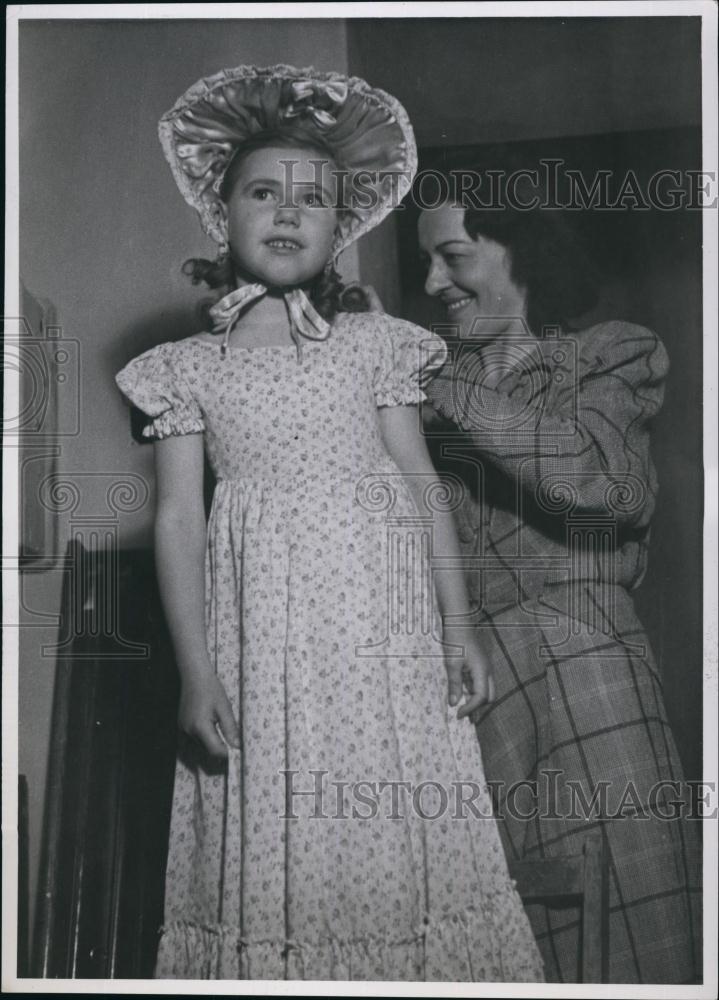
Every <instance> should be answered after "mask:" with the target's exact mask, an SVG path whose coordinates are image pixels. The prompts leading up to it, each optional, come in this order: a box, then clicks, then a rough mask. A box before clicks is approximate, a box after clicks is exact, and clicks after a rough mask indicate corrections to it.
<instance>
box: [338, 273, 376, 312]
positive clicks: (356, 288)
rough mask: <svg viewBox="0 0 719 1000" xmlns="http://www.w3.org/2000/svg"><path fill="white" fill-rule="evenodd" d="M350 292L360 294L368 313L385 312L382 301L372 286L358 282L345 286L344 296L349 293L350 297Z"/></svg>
mask: <svg viewBox="0 0 719 1000" xmlns="http://www.w3.org/2000/svg"><path fill="white" fill-rule="evenodd" d="M352 292H360V293H361V294H362V296H363V297H364V300H365V302H366V303H367V308H368V310H369V312H378V313H383V312H384V311H385V308H384V306H383V305H382V300H381V299H380V297H379V295H378V294H377V292H376V291H375V289H374V288H373V286H372V285H361V284H360V283H359V282H358V281H355V282H351V283H350V284H349V285H345V291H344V294H347V293H349V294H350V295H351V294H352Z"/></svg>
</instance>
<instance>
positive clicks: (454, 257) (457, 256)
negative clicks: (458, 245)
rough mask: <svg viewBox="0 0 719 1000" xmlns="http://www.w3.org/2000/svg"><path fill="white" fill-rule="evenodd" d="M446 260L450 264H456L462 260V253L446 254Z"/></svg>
mask: <svg viewBox="0 0 719 1000" xmlns="http://www.w3.org/2000/svg"><path fill="white" fill-rule="evenodd" d="M444 259H445V260H446V261H447V263H448V264H456V263H457V262H458V261H460V260H461V259H462V254H461V253H445V254H444Z"/></svg>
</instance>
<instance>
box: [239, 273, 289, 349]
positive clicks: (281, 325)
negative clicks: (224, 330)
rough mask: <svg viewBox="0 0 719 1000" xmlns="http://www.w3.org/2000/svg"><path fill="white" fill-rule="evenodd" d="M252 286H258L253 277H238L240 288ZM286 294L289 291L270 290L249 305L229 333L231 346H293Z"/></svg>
mask: <svg viewBox="0 0 719 1000" xmlns="http://www.w3.org/2000/svg"><path fill="white" fill-rule="evenodd" d="M251 284H255V280H253V279H252V278H251V277H249V276H246V275H242V276H240V275H237V276H236V286H237V288H240V287H242V286H243V285H251ZM285 291H289V289H282V290H280V289H272V288H271V289H269V290H268V291H267V292H266V293H265V294H264V295H263V296H261V298H258V299H256V300H255V301H254V302H252V303H250V304H249V305H248V307H247V310H246V311H245V312H244V313H243V315H242V317H241V318H240V320H239V321H238V323H237V325H236V326H235V328H234V329H233V331H232V333H231V334H230V346H231V345H232V344H238V345H243V346H245V347H260V346H266V347H274V346H277V345H282V344H291V343H293V341H292V336H291V334H290V319H289V314H288V311H287V304H286V302H285V298H284V293H285Z"/></svg>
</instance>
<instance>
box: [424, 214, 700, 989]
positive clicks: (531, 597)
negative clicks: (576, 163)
mask: <svg viewBox="0 0 719 1000" xmlns="http://www.w3.org/2000/svg"><path fill="white" fill-rule="evenodd" d="M419 242H420V248H421V252H422V254H423V257H424V259H425V262H426V265H427V277H426V284H425V290H426V292H427V293H428V294H429V295H431V296H435V297H437V298H439V299H440V300H441V301H442V303H443V304H444V306H445V309H446V316H447V322H448V324H450V326H451V327H454V332H455V333H456V335H457V336H456V338H455V339H454V340H450V348H451V358H450V361H449V362H448V364H446V365H445V367H444V368H443V370H442V371H441V372H440V374H439V376H438V377H437V378H436V379H435V380H434V382H433V383H432V385H431V386H430V388H429V398H430V402H431V403H432V406H433V407H434V410H435V411H436V412H437V413H438V414H439V415H440V417H441V418H443V420H444V423H443V424H440V425H439V431H440V432H441V440H440V439H438V440H437V442H436V444H437V445H438V447H435V456H434V457H435V460H436V462H437V464H438V466H439V467H440V468H441V469H442V470H443V471H444V472H446V473H452V474H453V475H454V476H455V477H456V476H459V477H461V481H462V483H463V488H464V494H463V499H462V502H461V505H460V506H459V509H458V511H457V521H458V527H459V533H460V538H461V542H462V546H463V552H464V556H465V565H466V567H467V574H468V582H469V589H470V593H471V595H472V600H473V605H474V608H475V614H474V622H475V625H476V627H477V628H478V630H479V633H480V636H481V637H482V639H483V641H484V642H485V644H486V649H487V652H488V654H489V655H490V658H491V659H492V661H493V666H494V670H495V677H496V684H497V697H496V700H495V702H494V703H493V704H492V705H489V706H486V707H484V708H483V709H482V710H481V711H480V712H479V713H476V715H475V721H476V722H477V724H478V725H477V728H478V736H479V740H480V743H481V746H482V751H483V757H484V763H485V770H486V775H487V778H488V780H489V781H490V783H493V784H494V791H495V807H496V809H497V814H498V816H499V817H500V819H501V820H502V824H501V828H502V834H503V838H504V845H505V849H506V851H507V854H508V856H509V858H510V859H512V858H515V859H531V858H542V857H554V856H561V855H566V854H573V853H578V852H580V851H581V845H582V842H583V840H584V838H585V836H586V834H587V832H588V831H589V830H591V829H593V828H597V827H598V828H599V829H600V830H601V831H602V834H603V837H604V842H605V846H606V849H607V856H608V862H609V929H608V933H609V938H608V941H609V969H608V981H609V982H614V983H618V982H623V983H629V982H643V983H647V982H656V983H689V982H695V981H696V979H697V977H700V976H701V967H700V961H699V955H698V952H699V949H700V947H701V925H700V912H701V910H700V898H701V897H700V886H701V877H700V873H699V865H700V853H699V846H698V839H697V837H696V835H695V833H696V831H695V829H694V824H693V823H692V822H691V821H688V819H687V816H686V808H685V806H686V802H685V799H684V797H683V796H682V795H681V794H677V793H678V791H679V792H681V790H682V787H683V784H682V783H683V778H682V771H681V765H680V763H679V759H678V755H677V751H676V747H675V744H674V739H673V736H672V733H671V730H670V727H669V723H668V720H667V716H666V711H665V707H664V703H663V694H662V686H661V678H660V676H659V672H658V669H657V666H656V663H655V661H654V658H653V655H652V651H651V648H650V645H649V642H648V639H647V636H646V633H645V631H644V629H643V627H642V625H641V623H640V622H639V620H638V618H637V616H636V612H635V608H634V603H633V599H632V595H631V591H632V590H633V589H634V588H636V587H637V586H638V584H639V583H640V582H641V579H642V577H643V576H644V573H645V570H646V561H647V552H648V542H649V529H650V522H651V518H652V514H653V511H654V506H655V498H656V492H657V480H656V473H655V469H654V466H653V463H652V460H651V457H650V453H649V430H650V421H651V418H652V417H654V416H655V415H656V413H657V412H658V411H659V409H660V407H661V405H662V400H663V394H664V380H665V378H666V375H667V372H668V368H669V361H668V357H667V354H666V351H665V349H664V347H663V345H662V343H661V342H660V340H659V339H658V337H657V336H656V335H655V334H654V333H653V332H652V331H651V330H648V329H646V328H644V327H640V326H636V325H633V324H630V323H626V322H623V321H621V320H613V321H611V322H605V323H600V324H597V325H593V326H589V327H587V328H585V329H574V328H573V327H572V325H571V320H572V318H573V317H576V316H581V315H582V314H583V313H585V312H586V311H587V310H588V309H589V308H590V307H591V306H592V305H593V303H594V300H595V287H594V280H593V275H592V272H591V269H590V267H589V266H588V264H587V258H586V256H584V255H583V254H582V252H581V251H580V249H579V247H578V245H577V243H576V242H575V241H574V240H573V238H572V237H571V235H570V233H569V231H568V230H567V229H565V227H564V224H563V223H562V221H561V220H560V219H559V218H558V217H557V215H556V213H553V212H551V211H547V210H544V211H541V210H533V211H524V210H521V209H519V208H517V207H516V206H515V207H506V206H505V207H503V208H493V209H480V208H476V207H465V206H464V205H462V204H461V203H455V202H451V201H450V202H447V203H445V204H442V205H440V206H438V207H436V208H433V209H429V208H428V209H426V210H424V211H423V212H422V213H421V216H420V220H419ZM436 428H437V424H436V423H435V424H434V425H433V429H436ZM455 481H456V480H455ZM630 799H631V803H632V807H633V812H631V811H630V812H628V811H627V803H628V802H629V800H630ZM669 799H672V802H674V804H675V805H676V801H675V800H678V803H679V805H680V806H681V808H679V809H676V808H675V809H673V810H672V809H670V808H669V806H670V805H671V804H672V803H671V802H669ZM658 805H659V806H661V808H657V806H658ZM665 807H666V808H665ZM670 817H672V818H670ZM529 912H530V917H531V919H532V922H533V926H534V930H535V934H536V935H537V939H538V942H539V944H540V948H541V949H542V952H543V957H544V960H545V964H546V970H547V978H548V979H550V980H551V979H554V980H557V981H564V982H572V981H575V980H576V978H577V956H578V950H579V933H580V922H579V911H578V909H574V908H571V909H562V910H557V909H553V910H550V909H549V908H546V907H544V906H532V907H529Z"/></svg>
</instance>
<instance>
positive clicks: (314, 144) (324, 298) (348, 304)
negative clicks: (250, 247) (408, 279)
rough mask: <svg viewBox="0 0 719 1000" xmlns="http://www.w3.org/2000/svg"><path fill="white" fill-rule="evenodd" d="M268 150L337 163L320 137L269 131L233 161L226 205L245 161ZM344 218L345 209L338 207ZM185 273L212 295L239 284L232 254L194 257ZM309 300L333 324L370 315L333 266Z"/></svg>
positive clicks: (296, 129) (288, 129) (225, 185)
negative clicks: (341, 317)
mask: <svg viewBox="0 0 719 1000" xmlns="http://www.w3.org/2000/svg"><path fill="white" fill-rule="evenodd" d="M267 146H279V147H280V148H287V149H303V150H306V151H309V152H313V153H320V154H321V156H323V157H325V158H326V159H328V160H330V161H332V162H333V163H337V158H336V156H335V155H334V154H333V153H332V151H331V150H330V149H329V147H328V146H327V145H326V144H325V142H324V141H323V140H322V138H321V137H320V136H319V135H316V134H314V133H313V132H310V131H309V129H307V128H303V127H302V126H301V125H296V124H288V125H285V126H283V127H282V128H281V129H266V130H264V131H262V132H258V133H256V134H255V135H253V136H251V137H250V138H249V139H248V140H247V141H246V142H244V143H243V144H242V145H241V146H240V147H239V149H238V150H237V152H236V153H235V155H234V156H233V158H232V159H231V160H230V163H229V166H228V167H227V169H226V171H225V173H224V176H223V178H222V183H221V185H220V191H219V193H220V198H221V199H222V200H223V201H224V202H227V201H228V199H229V197H230V195H231V193H232V188H233V187H234V184H235V181H236V180H237V174H238V173H239V168H240V167H241V165H242V163H243V162H244V160H245V159H246V158H247V156H249V154H250V153H253V152H255V150H257V149H262V148H264V147H267ZM337 165H338V166H339V164H337ZM338 211H339V213H340V214H341V213H342V212H343V211H345V209H343V207H342V206H338ZM182 273H183V274H185V275H187V276H188V277H189V278H190V280H191V281H192V284H193V285H199V284H204V285H206V286H207V287H208V288H210V289H212V291H219V292H221V294H226V293H227V292H229V291H231V290H232V289H233V288H234V287H235V284H236V281H235V271H234V268H233V263H232V256H231V254H230V253H228V254H225V255H221V256H219V257H218V258H217V259H216V260H214V261H212V260H206V259H205V258H202V257H191V258H190V259H189V260H186V261H185V263H184V264H183V265H182ZM307 293H308V297H309V299H310V301H311V302H312V305H313V306H314V307H315V309H316V310H317V312H318V313H319V314H320V316H322V318H323V319H325V320H327V322H328V323H331V322H332V320H333V319H334V318H335V316H336V315H337V313H338V312H367V311H368V310H369V302H368V301H367V298H366V296H365V294H364V292H363V291H362V290H361V289H359V288H355V287H350V288H347V287H346V286H345V285H344V284H343V282H342V279H341V278H340V276H339V274H338V273H337V271H336V269H335V268H334V266H333V265H332V266H327V267H326V268H325V269H324V270H323V271H321V272H320V274H318V275H317V277H316V278H315V279H314V281H313V282H312V283H311V284H310V286H309V288H308V289H307ZM210 305H211V303H205V304H203V307H202V312H203V319H207V315H206V314H207V310H208V308H209V306H210Z"/></svg>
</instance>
